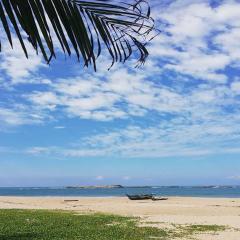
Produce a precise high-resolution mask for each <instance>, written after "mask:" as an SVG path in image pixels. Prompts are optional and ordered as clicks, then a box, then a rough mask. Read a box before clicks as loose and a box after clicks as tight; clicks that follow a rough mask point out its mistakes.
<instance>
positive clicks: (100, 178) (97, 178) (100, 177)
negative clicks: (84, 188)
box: [96, 176, 104, 181]
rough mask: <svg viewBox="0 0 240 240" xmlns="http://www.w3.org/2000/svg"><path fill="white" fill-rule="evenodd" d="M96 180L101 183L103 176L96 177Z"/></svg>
mask: <svg viewBox="0 0 240 240" xmlns="http://www.w3.org/2000/svg"><path fill="white" fill-rule="evenodd" d="M96 180H98V181H102V180H104V176H97V177H96Z"/></svg>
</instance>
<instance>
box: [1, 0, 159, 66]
mask: <svg viewBox="0 0 240 240" xmlns="http://www.w3.org/2000/svg"><path fill="white" fill-rule="evenodd" d="M130 1H133V3H120V2H116V1H114V0H90V1H81V0H0V20H1V23H2V26H3V29H4V32H5V33H6V37H5V38H6V39H7V41H8V42H9V43H10V44H11V46H12V47H14V46H13V45H14V44H13V40H12V39H13V37H12V35H13V34H14V36H17V38H18V40H19V41H20V44H21V47H22V49H23V51H24V53H25V56H26V57H28V51H27V47H26V41H28V42H30V43H31V45H32V46H33V47H34V49H35V50H36V51H37V53H38V52H39V50H40V52H41V54H42V55H43V57H44V59H45V61H46V62H47V63H49V62H50V61H51V59H52V58H53V57H54V58H56V46H55V45H56V42H54V41H53V34H54V35H55V36H56V37H57V39H58V41H59V43H60V46H61V47H60V49H61V50H62V51H63V52H64V53H65V54H67V55H69V56H70V55H71V54H72V53H73V52H74V53H75V54H76V56H77V58H78V60H80V59H82V60H83V63H84V65H86V66H89V65H91V64H93V66H94V68H96V59H97V57H98V56H99V55H100V54H101V52H102V47H103V46H105V48H106V49H107V51H108V53H109V54H110V56H111V58H112V64H114V63H115V62H125V61H126V60H127V59H128V58H129V57H130V56H131V55H132V54H133V52H136V51H138V53H139V54H138V57H139V58H138V60H139V61H140V63H144V61H145V59H146V58H147V56H148V51H147V49H146V43H147V42H148V40H147V36H148V35H149V33H150V32H151V31H152V30H153V27H154V21H153V19H152V18H151V17H150V7H149V5H148V4H147V0H135V1H134V0H130ZM1 35H2V34H1ZM0 37H2V36H0ZM58 45H59V44H58ZM0 46H1V38H0ZM0 51H1V48H0Z"/></svg>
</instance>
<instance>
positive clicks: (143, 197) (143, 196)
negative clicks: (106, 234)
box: [127, 194, 153, 200]
mask: <svg viewBox="0 0 240 240" xmlns="http://www.w3.org/2000/svg"><path fill="white" fill-rule="evenodd" d="M127 197H128V198H129V199H130V200H149V199H152V198H153V195H152V194H139V195H128V194H127Z"/></svg>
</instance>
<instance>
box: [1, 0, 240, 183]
mask: <svg viewBox="0 0 240 240" xmlns="http://www.w3.org/2000/svg"><path fill="white" fill-rule="evenodd" d="M151 4H152V11H153V12H152V13H153V16H154V18H155V19H156V25H157V27H158V28H160V29H161V30H163V32H162V34H161V35H159V36H158V37H157V38H155V39H154V41H153V42H152V43H151V44H150V45H149V51H150V57H149V58H148V60H147V62H146V64H145V66H143V67H141V68H138V69H136V68H135V67H134V66H135V60H134V59H132V60H130V61H129V62H127V63H126V64H125V65H122V64H117V65H115V66H114V67H113V68H112V69H111V70H110V71H107V68H108V66H109V64H110V62H109V59H108V58H107V56H106V55H103V56H102V57H101V59H99V61H98V71H97V72H96V73H95V72H93V70H92V69H83V68H82V67H81V65H80V64H79V63H77V61H76V59H75V58H74V57H72V58H71V59H66V58H65V57H64V56H62V55H61V54H60V53H59V55H58V59H57V60H54V61H53V62H52V63H51V65H50V66H47V65H46V64H45V63H44V61H43V59H42V58H41V56H36V55H35V53H34V51H31V49H30V60H27V59H25V58H24V56H23V53H22V50H21V49H20V47H19V43H18V42H17V40H16V39H15V40H14V42H15V49H14V51H12V50H10V49H9V46H8V45H7V43H6V41H4V39H2V40H3V42H2V45H3V46H2V53H0V60H1V61H0V186H62V185H69V184H74V185H76V184H79V185H81V184H124V185H138V184H143V185H193V184H194V185H195V184H240V46H239V39H240V15H239V12H240V2H239V1H231V0H228V1H204V0H201V1H198V0H195V1H191V0H176V1H163V2H162V3H161V5H160V4H159V3H158V1H151ZM1 37H2V36H1Z"/></svg>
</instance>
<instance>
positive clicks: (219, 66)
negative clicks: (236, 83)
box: [151, 0, 240, 83]
mask: <svg viewBox="0 0 240 240" xmlns="http://www.w3.org/2000/svg"><path fill="white" fill-rule="evenodd" d="M156 9H157V7H156ZM159 10H160V11H159ZM239 12H240V3H239V2H237V1H231V2H229V1H226V2H225V3H224V4H222V5H220V6H218V7H216V8H213V7H212V6H211V5H210V4H209V1H183V0H181V1H180V0H178V1H174V2H172V4H169V5H168V6H164V7H162V8H160V9H158V11H157V12H156V13H155V17H156V18H157V19H159V20H160V21H161V22H164V23H165V24H166V23H167V25H166V27H162V28H163V30H164V32H165V34H164V32H163V33H162V34H161V35H160V37H158V38H156V39H155V40H154V43H153V45H152V47H151V55H152V56H155V57H157V58H159V57H160V58H162V59H165V60H167V61H168V63H167V64H162V67H163V68H165V69H170V70H174V71H176V72H177V73H180V74H187V75H191V76H192V77H194V78H201V79H203V80H210V81H216V82H219V83H225V82H226V81H227V78H228V77H227V75H226V74H224V73H221V72H222V71H223V70H224V69H225V68H226V67H227V66H229V65H232V66H234V64H236V63H238V64H239V62H240V52H239V51H240V50H239V47H238V46H237V45H238V41H237V40H236V39H239V35H240V15H239V14H238V13H239ZM166 33H167V34H166Z"/></svg>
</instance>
